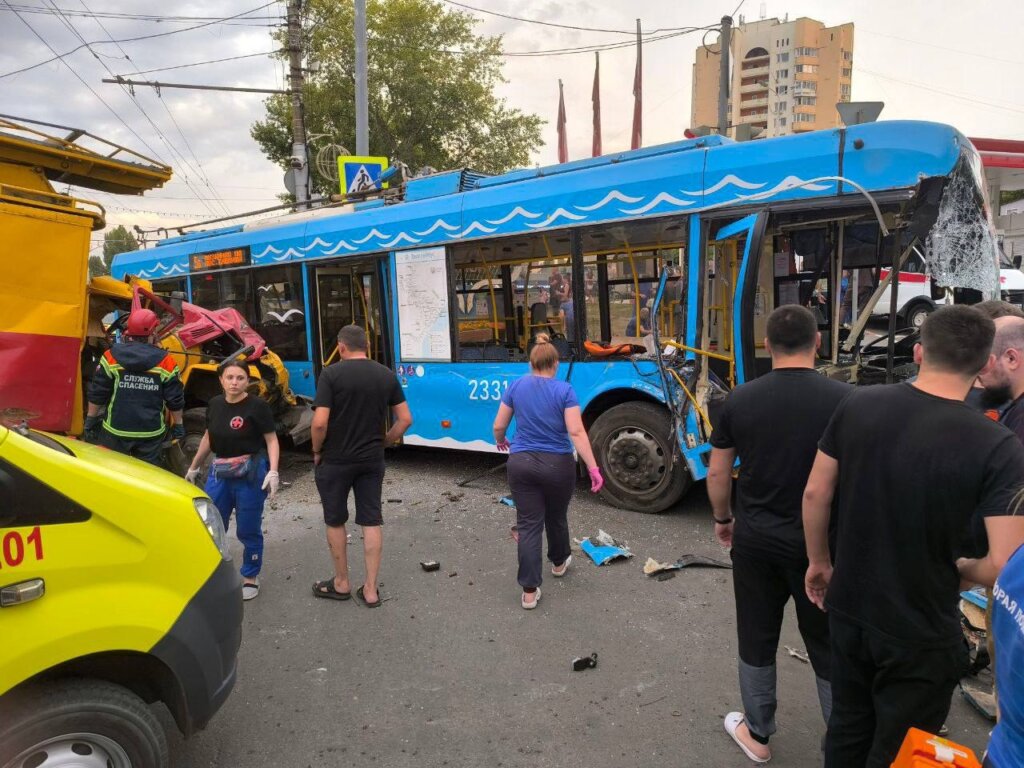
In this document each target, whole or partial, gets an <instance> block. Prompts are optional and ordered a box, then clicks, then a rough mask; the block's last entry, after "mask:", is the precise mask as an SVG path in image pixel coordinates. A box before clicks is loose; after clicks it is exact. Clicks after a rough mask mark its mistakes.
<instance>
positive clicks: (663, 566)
mask: <svg viewBox="0 0 1024 768" xmlns="http://www.w3.org/2000/svg"><path fill="white" fill-rule="evenodd" d="M680 568H732V564H731V563H727V562H724V561H722V560H716V559H715V558H713V557H705V556H704V555H683V556H682V557H680V558H679V559H678V560H676V561H675V562H674V563H659V562H658V561H657V560H655V559H654V558H653V557H648V558H647V562H646V563H644V574H645V575H647V576H655V575H657V574H659V573H665V572H667V571H677V570H679V569H680Z"/></svg>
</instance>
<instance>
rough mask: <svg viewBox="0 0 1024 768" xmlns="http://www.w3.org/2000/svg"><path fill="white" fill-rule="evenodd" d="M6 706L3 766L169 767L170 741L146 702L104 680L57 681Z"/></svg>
mask: <svg viewBox="0 0 1024 768" xmlns="http://www.w3.org/2000/svg"><path fill="white" fill-rule="evenodd" d="M8 696H10V701H9V702H4V704H3V705H2V706H0V767H2V768H28V767H29V766H31V767H32V768H50V767H51V766H53V767H54V768H56V766H66V765H75V766H83V767H85V768H167V765H168V755H167V736H166V734H165V733H164V731H163V728H161V726H160V723H159V722H158V721H157V719H156V717H155V716H154V714H153V712H152V711H151V710H150V708H149V707H148V706H147V705H146V703H145V702H144V701H143V700H142V699H140V698H139V697H138V696H136V695H135V694H134V693H132V692H131V691H129V690H128V689H127V688H123V687H121V686H120V685H114V684H113V683H108V682H105V681H102V680H78V679H74V680H56V681H53V682H49V683H43V684H40V685H38V686H34V687H32V688H30V689H28V690H26V691H24V692H23V693H20V694H13V695H12V694H8Z"/></svg>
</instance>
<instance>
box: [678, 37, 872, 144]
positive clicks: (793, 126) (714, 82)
mask: <svg viewBox="0 0 1024 768" xmlns="http://www.w3.org/2000/svg"><path fill="white" fill-rule="evenodd" d="M730 48H731V51H732V55H731V65H732V67H731V68H732V72H731V77H730V88H729V91H730V96H731V98H730V99H729V125H730V126H731V127H730V129H729V135H730V136H735V135H736V130H735V126H738V125H741V124H743V123H748V124H750V125H751V126H752V127H756V128H761V129H763V132H762V133H761V137H762V138H763V137H767V136H785V135H787V134H791V133H801V132H804V131H815V130H820V129H822V128H834V127H837V126H839V125H840V124H841V123H840V120H839V113H838V112H837V111H836V103H837V102H840V101H849V100H850V86H851V82H852V79H853V24H852V23H849V24H840V25H839V26H837V27H826V26H825V25H824V24H823V23H821V22H820V21H815V20H814V19H808V18H799V19H794V20H793V21H788V20H786V21H779V20H778V19H762V20H760V21H753V22H749V23H748V22H744V21H743V18H742V17H740V23H739V24H738V25H736V26H735V27H733V30H732V44H731V45H730ZM718 51H719V43H718V42H715V43H714V44H711V43H709V44H708V45H707V48H705V47H704V46H701V47H699V48H698V49H697V54H696V61H695V62H694V64H693V92H692V93H693V102H692V107H691V111H690V125H691V126H692V127H694V128H697V127H699V126H702V125H707V126H712V127H715V126H717V125H718V92H719V87H718V85H719V66H720V64H719V57H718Z"/></svg>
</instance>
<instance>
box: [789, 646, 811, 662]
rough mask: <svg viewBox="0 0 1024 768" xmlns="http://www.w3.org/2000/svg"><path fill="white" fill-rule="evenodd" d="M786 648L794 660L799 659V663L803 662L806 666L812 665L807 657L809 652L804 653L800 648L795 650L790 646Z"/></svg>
mask: <svg viewBox="0 0 1024 768" xmlns="http://www.w3.org/2000/svg"><path fill="white" fill-rule="evenodd" d="M785 648H786V653H788V654H789V655H790V656H792V657H793V658H794V659H797V660H798V661H802V662H803V663H804V664H810V663H811V660H810V658H809V657H808V656H807V651H802V650H800V649H799V648H793V647H792V646H790V645H787V646H785Z"/></svg>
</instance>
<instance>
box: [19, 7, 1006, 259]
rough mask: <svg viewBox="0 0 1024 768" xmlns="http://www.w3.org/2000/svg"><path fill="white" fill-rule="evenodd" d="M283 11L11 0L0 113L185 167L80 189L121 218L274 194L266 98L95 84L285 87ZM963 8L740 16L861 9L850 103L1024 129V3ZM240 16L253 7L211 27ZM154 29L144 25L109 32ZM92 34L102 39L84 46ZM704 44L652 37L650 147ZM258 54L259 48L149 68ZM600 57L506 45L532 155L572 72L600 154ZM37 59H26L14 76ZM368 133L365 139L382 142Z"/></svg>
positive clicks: (613, 102) (672, 135)
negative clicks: (143, 183) (536, 130)
mask: <svg viewBox="0 0 1024 768" xmlns="http://www.w3.org/2000/svg"><path fill="white" fill-rule="evenodd" d="M445 1H446V0H445ZM461 1H462V2H463V4H464V5H469V6H473V7H475V8H478V9H481V11H493V12H495V13H498V14H501V13H504V14H509V15H513V16H518V17H521V18H523V19H532V20H538V21H546V22H551V23H554V24H564V25H570V26H586V27H592V28H599V29H602V30H606V31H580V30H573V29H563V28H559V27H556V26H545V25H540V24H533V23H528V22H526V21H517V20H513V19H508V18H502V17H501V16H497V15H491V14H487V13H484V12H479V11H467V12H469V13H472V15H473V16H474V17H476V18H478V19H479V20H480V23H479V25H478V27H477V29H478V30H479V31H480V32H481V33H485V34H492V35H493V34H500V35H503V36H504V44H505V50H506V51H508V52H525V51H536V50H550V49H560V48H570V47H579V46H587V45H602V44H612V43H615V42H619V41H622V40H628V39H629V37H628V35H627V34H619V33H618V32H617V30H622V31H625V32H628V31H629V30H632V29H634V27H635V19H636V17H638V16H639V17H640V19H641V20H642V24H643V28H644V29H645V30H656V29H662V28H669V29H670V28H678V27H689V26H699V25H711V24H715V23H717V22H718V20H719V19H720V18H721V16H722V15H724V14H728V13H732V12H733V11H734V10H735V9H736V5H737V3H738V2H739V0H724V1H723V0H700V2H698V1H697V0H630V2H624V1H623V0H604V1H603V2H600V1H599V0H461ZM87 3H88V4H87ZM284 7H285V6H284V3H283V2H273V3H269V4H264V2H263V1H262V0H220V1H219V2H216V3H209V2H206V3H199V2H173V3H168V2H156V0H0V107H2V108H0V111H2V112H3V113H6V114H13V115H19V116H24V117H30V118H33V119H37V120H45V121H48V122H54V123H59V124H62V125H70V126H75V127H82V128H85V129H87V130H89V131H91V132H93V133H96V134H99V135H101V136H104V137H106V138H109V139H111V140H112V141H116V142H117V143H120V144H124V145H125V146H128V147H130V148H132V149H136V150H138V151H140V152H142V153H143V154H147V155H150V156H152V157H156V158H158V159H160V160H162V161H164V162H167V163H168V164H170V165H172V166H173V167H174V169H175V178H174V180H173V181H172V182H171V183H170V184H168V185H167V186H165V187H164V188H163V189H161V190H158V191H155V192H153V193H150V194H147V195H146V196H145V197H143V198H137V197H114V196H109V195H104V194H101V193H95V192H91V191H85V192H83V193H82V196H85V197H93V198H95V199H97V200H99V201H100V202H102V203H103V204H104V205H105V206H106V207H107V209H108V213H109V215H108V221H109V222H110V223H111V225H113V224H117V223H125V224H128V225H133V224H139V225H141V226H143V227H147V228H148V227H155V226H167V225H170V224H176V223H183V222H190V221H198V220H203V219H211V218H214V217H216V216H218V215H223V214H224V213H225V212H231V213H237V212H241V211H247V210H253V209H256V208H261V207H266V206H270V205H273V204H275V203H276V202H277V200H276V198H275V195H276V194H277V193H279V192H281V191H282V183H281V177H282V172H281V170H280V169H279V168H277V167H276V166H274V165H273V164H271V163H270V162H269V161H268V160H266V158H264V157H263V155H262V154H261V152H260V151H259V148H258V147H257V146H256V144H255V142H253V141H252V139H250V138H249V126H250V125H251V124H252V122H253V121H254V120H256V119H259V118H260V117H261V116H262V114H263V106H262V97H261V96H259V95H257V94H228V93H215V92H207V91H185V90H168V89H165V90H163V92H162V93H161V94H160V95H159V96H158V95H157V94H156V93H154V92H153V91H152V90H151V89H147V88H138V89H136V92H135V96H134V98H133V97H132V95H131V94H130V93H128V92H127V91H126V90H125V89H123V88H121V87H119V86H117V85H108V84H104V83H102V82H101V81H102V79H103V78H104V77H110V76H111V75H113V74H119V75H125V76H127V77H134V78H135V79H147V78H149V79H161V80H164V81H167V82H183V83H209V84H218V85H232V86H249V87H261V88H282V87H285V85H286V83H285V79H284V71H283V69H282V66H281V64H280V63H279V62H277V61H275V60H272V59H270V58H268V57H265V56H263V55H259V54H264V53H266V52H268V51H270V50H271V49H272V48H273V43H272V41H271V39H270V32H271V30H272V29H273V28H274V25H277V24H280V23H281V22H282V17H283V16H284ZM452 7H453V8H454V7H455V6H454V5H453V6H452ZM965 7H968V6H965V4H964V3H963V2H961V1H960V0H956V1H955V2H954V0H929V1H928V2H925V1H924V0H898V2H894V1H893V0H790V1H789V2H781V0H769V1H768V2H759V0H747V1H745V2H743V3H742V7H741V8H740V11H739V13H740V14H742V15H744V16H745V17H746V19H747V20H748V21H752V20H756V19H758V18H759V17H761V16H762V15H764V16H766V17H769V18H771V17H779V18H782V17H783V16H785V15H786V14H788V15H789V18H790V19H793V18H796V17H798V16H809V17H812V18H816V19H819V20H821V21H823V22H825V23H826V24H829V25H833V24H840V23H844V22H848V21H852V22H854V24H855V25H856V31H855V47H854V75H853V99H854V100H855V101H868V100H880V101H884V102H886V107H885V111H884V112H883V113H882V117H883V119H884V118H888V119H895V118H916V119H926V120H936V121H941V122H947V123H951V124H953V125H956V126H957V127H958V128H960V129H961V130H963V131H964V132H965V133H967V134H968V135H971V136H992V137H999V138H1013V139H1024V46H1022V45H1021V38H1020V34H1021V29H1024V4H1022V3H1021V2H1020V0H986V1H985V2H981V3H977V4H975V5H973V6H969V7H970V8H971V9H972V12H970V13H965V12H964V9H965ZM58 9H59V10H60V11H61V13H58ZM172 9H173V10H172ZM254 9H256V10H254ZM247 12H248V13H247ZM171 14H173V16H171ZM236 14H243V15H240V16H238V17H237V18H235V19H233V20H231V21H228V22H224V23H208V22H210V21H214V20H216V19H223V18H225V17H229V16H233V15H236ZM143 16H145V17H147V18H143ZM199 25H203V26H199ZM197 26H199V28H196V29H192V30H190V31H183V32H178V33H175V34H166V33H167V32H171V31H173V30H182V29H184V28H188V27H197ZM153 35H161V36H158V37H150V36H153ZM143 36H146V37H147V39H142V40H135V41H133V42H123V43H120V44H114V43H112V42H110V41H111V40H112V39H113V40H123V39H125V38H137V37H143ZM709 39H714V37H713V36H712V37H711V38H709ZM93 41H106V42H101V43H98V44H96V45H92V46H90V47H89V48H87V47H85V46H84V45H82V44H83V42H90V43H92V42H93ZM700 42H701V38H700V34H699V33H698V34H689V35H681V36H676V37H670V38H667V39H664V40H660V41H655V42H651V43H649V44H648V45H646V46H645V48H644V143H645V145H651V144H657V143H661V142H665V141H672V140H675V139H678V138H680V137H681V134H682V131H683V129H684V128H685V127H687V125H688V123H689V114H690V80H691V64H692V62H693V57H694V51H695V49H696V48H697V47H698V46H699V45H700ZM51 47H52V49H51ZM75 48H78V50H76V51H75V52H73V53H70V54H68V55H66V56H64V61H65V62H67V64H68V65H70V66H66V65H65V64H63V63H61V61H60V60H53V61H51V62H50V63H47V64H44V65H42V66H37V67H32V65H34V64H37V63H39V62H43V61H46V60H48V59H54V58H55V54H57V53H60V54H64V53H65V52H67V51H71V50H72V49H75ZM90 49H91V51H92V52H90ZM93 52H94V53H95V55H94V53H93ZM248 54H257V55H255V56H252V57H250V58H245V59H241V60H235V61H228V62H222V63H217V64H209V65H205V66H196V67H186V68H180V69H172V70H161V71H157V72H148V70H154V69H157V68H166V67H178V66H180V65H183V64H192V63H195V62H202V61H208V60H212V59H225V58H230V57H236V56H242V55H248ZM634 55H635V54H634V51H633V50H632V49H631V48H628V47H627V48H623V49H619V50H609V51H605V52H602V54H601V81H602V102H603V107H604V109H603V116H602V117H603V125H604V149H605V151H606V152H609V151H614V150H618V149H625V148H627V147H628V144H629V130H630V120H631V108H632V101H631V100H632V96H631V88H632V78H633V63H634ZM593 66H594V56H593V54H592V53H579V54H570V55H559V56H555V55H546V56H542V57H514V56H510V57H507V58H506V59H505V67H504V73H505V77H506V78H507V80H508V83H507V84H505V85H504V86H503V87H502V89H501V95H502V96H504V97H505V98H506V99H507V100H508V101H509V103H510V104H512V105H514V106H516V107H518V108H520V109H523V110H525V111H528V112H535V113H537V114H539V115H541V116H542V117H544V118H545V119H547V120H548V121H549V122H548V124H547V126H546V127H545V132H544V138H545V141H546V142H547V143H546V145H545V146H544V147H542V148H541V149H540V150H539V151H538V152H537V153H536V156H535V158H534V160H535V162H537V163H542V164H543V163H550V162H554V161H555V152H556V139H555V123H554V118H555V113H556V108H557V98H558V82H557V81H558V78H561V79H562V80H563V82H564V83H565V94H566V110H567V113H568V121H569V122H568V132H569V153H570V157H584V156H587V155H588V154H589V151H590V135H591V133H590V132H591V128H590V89H591V82H592V78H593ZM27 67H32V68H30V69H27V71H23V72H19V73H16V74H11V73H14V72H15V71H16V70H21V69H23V68H27ZM139 72H142V73H143V74H138V73H139ZM372 141H373V139H372V137H371V150H372ZM101 239H102V237H101V236H99V237H97V242H100V241H101Z"/></svg>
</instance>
